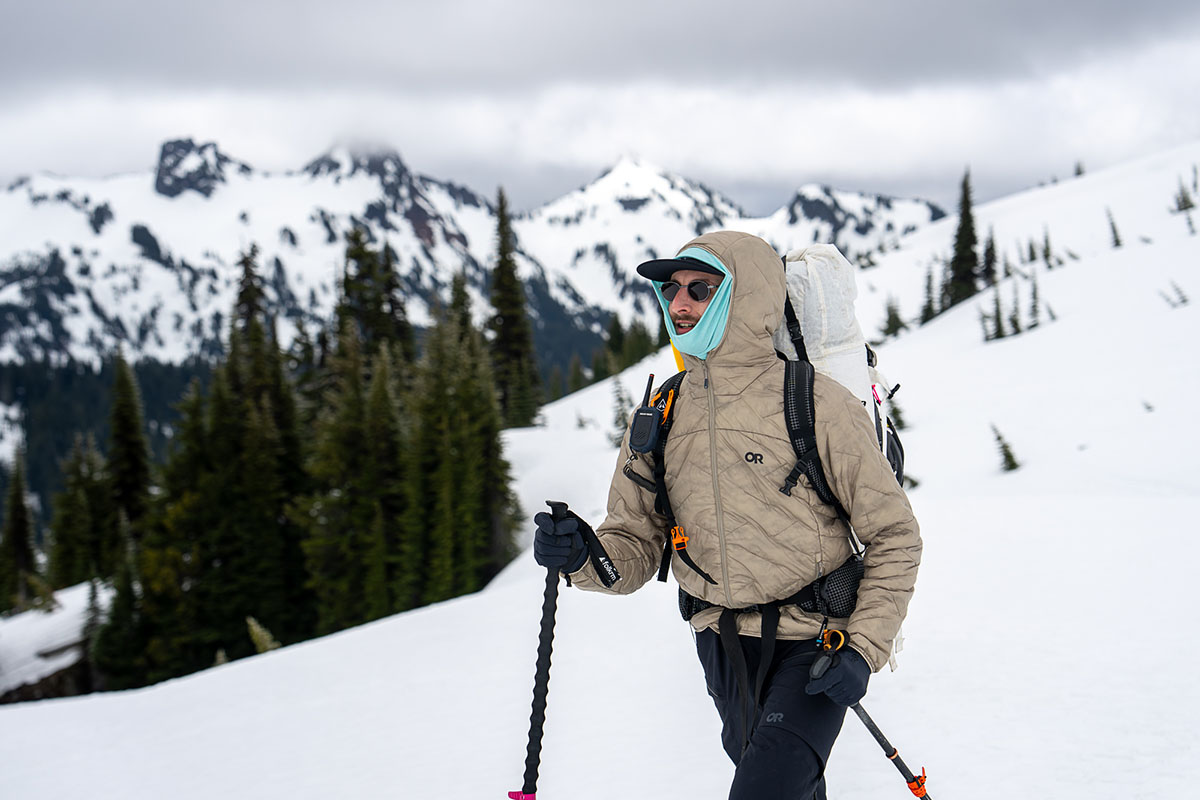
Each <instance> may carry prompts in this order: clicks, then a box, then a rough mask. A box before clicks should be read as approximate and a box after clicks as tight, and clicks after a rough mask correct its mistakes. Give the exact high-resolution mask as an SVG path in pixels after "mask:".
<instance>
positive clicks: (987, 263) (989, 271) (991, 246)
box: [979, 229, 996, 286]
mask: <svg viewBox="0 0 1200 800" xmlns="http://www.w3.org/2000/svg"><path fill="white" fill-rule="evenodd" d="M979 277H980V278H981V279H982V280H983V283H984V285H985V286H991V285H992V284H994V283H995V282H996V237H995V236H994V235H993V233H992V231H991V229H989V230H988V238H987V244H985V245H984V247H983V264H982V269H981V271H980V275H979Z"/></svg>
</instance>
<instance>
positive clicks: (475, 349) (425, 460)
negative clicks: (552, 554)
mask: <svg viewBox="0 0 1200 800" xmlns="http://www.w3.org/2000/svg"><path fill="white" fill-rule="evenodd" d="M463 316H464V315H456V314H454V313H450V314H446V313H443V314H442V315H441V316H440V318H439V319H438V321H437V322H436V324H435V325H434V326H433V327H432V328H431V329H430V330H429V331H428V333H427V335H426V337H425V347H424V353H423V355H422V357H421V360H420V362H419V363H418V365H417V368H416V374H415V377H414V392H413V399H412V408H411V416H412V420H413V422H412V431H411V434H410V439H409V445H408V447H407V450H406V452H407V455H408V458H407V464H406V479H405V486H406V492H405V499H406V501H407V507H406V513H405V520H404V527H403V546H402V548H401V565H402V569H401V570H400V574H399V576H398V580H397V588H396V596H397V598H398V602H399V606H400V607H401V608H408V607H412V606H413V605H419V604H424V603H432V602H437V601H439V600H444V599H447V598H450V597H454V596H456V595H458V594H461V593H463V592H469V591H474V590H475V589H478V588H479V587H480V586H482V585H483V583H484V582H485V581H486V580H487V579H489V578H490V577H491V576H492V575H494V574H495V573H496V572H497V571H498V570H499V569H500V568H501V567H502V566H503V565H504V564H505V563H507V561H508V559H509V558H510V557H511V555H512V531H513V528H514V525H515V514H516V507H515V501H514V500H513V498H512V493H511V490H510V489H509V481H510V479H509V477H508V465H507V463H506V462H505V460H504V458H503V457H502V454H501V451H500V430H501V416H500V410H499V404H498V402H497V399H496V389H495V382H494V379H493V378H492V375H491V366H490V359H489V358H488V357H487V351H486V346H485V344H484V341H483V339H482V336H481V335H480V334H479V332H478V331H476V330H475V329H474V328H471V327H468V328H466V329H465V330H464V329H463V327H462V325H461V324H460V321H461V319H462V318H463ZM465 316H466V317H467V318H469V315H465Z"/></svg>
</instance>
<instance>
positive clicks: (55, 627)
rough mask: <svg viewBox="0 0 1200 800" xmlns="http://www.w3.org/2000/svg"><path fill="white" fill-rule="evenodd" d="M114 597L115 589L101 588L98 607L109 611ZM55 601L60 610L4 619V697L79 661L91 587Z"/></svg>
mask: <svg viewBox="0 0 1200 800" xmlns="http://www.w3.org/2000/svg"><path fill="white" fill-rule="evenodd" d="M111 594H112V591H111V589H109V588H106V587H103V586H99V587H97V592H96V602H97V604H98V606H99V607H101V608H103V607H106V606H107V604H108V600H109V597H110V595H111ZM55 600H56V602H57V606H56V607H55V608H53V609H52V610H49V611H26V612H24V613H22V614H14V615H13V616H11V617H8V618H0V694H4V693H5V692H8V691H10V690H12V689H15V688H17V687H18V686H24V685H25V684H30V683H37V682H38V681H40V680H41V679H42V678H45V677H47V676H50V675H53V674H54V673H56V672H58V671H59V670H62V669H66V668H67V667H69V666H71V665H72V664H74V663H75V662H77V661H78V660H79V658H80V655H81V653H80V648H79V647H78V646H77V645H78V644H79V642H80V640H81V638H82V632H83V626H84V623H85V622H86V620H87V606H88V585H87V584H86V583H81V584H79V585H77V586H72V587H71V588H69V589H62V590H61V591H59V592H57V593H56V595H55Z"/></svg>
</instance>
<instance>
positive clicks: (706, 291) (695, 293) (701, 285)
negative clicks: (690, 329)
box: [658, 280, 717, 303]
mask: <svg viewBox="0 0 1200 800" xmlns="http://www.w3.org/2000/svg"><path fill="white" fill-rule="evenodd" d="M682 288H683V284H681V283H679V282H678V281H667V282H666V283H663V284H661V285H660V286H659V287H658V289H659V291H661V292H662V296H663V297H664V298H666V301H667V302H668V303H669V302H671V301H672V300H674V299H675V295H677V294H678V293H679V290H680V289H682ZM716 288H717V287H716V286H714V285H712V284H711V283H705V282H704V281H702V280H694V281H692V282H691V283H689V284H688V285H687V291H688V294H690V295H691V296H692V299H693V300H695V301H696V302H697V303H703V302H704V301H705V300H707V299H708V296H709V295H710V294H712V291H713V289H716Z"/></svg>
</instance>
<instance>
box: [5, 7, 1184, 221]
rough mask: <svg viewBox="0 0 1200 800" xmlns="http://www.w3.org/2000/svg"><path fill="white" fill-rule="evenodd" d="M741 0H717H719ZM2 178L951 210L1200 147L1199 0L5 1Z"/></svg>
mask: <svg viewBox="0 0 1200 800" xmlns="http://www.w3.org/2000/svg"><path fill="white" fill-rule="evenodd" d="M735 8H736V9H737V10H734V9H735ZM0 76H3V77H2V79H0V182H3V183H7V182H8V181H9V180H10V179H11V178H13V177H15V176H17V175H20V174H26V173H30V172H41V171H49V172H55V173H59V174H64V175H80V176H99V175H106V174H112V173H116V172H127V171H134V170H145V169H149V168H150V167H151V166H152V165H153V164H154V163H155V160H156V159H157V155H158V147H159V144H160V143H161V142H162V141H163V140H165V139H168V138H178V137H192V138H194V139H196V140H198V141H217V142H218V143H219V144H220V146H221V148H222V149H223V150H224V151H226V152H228V153H229V154H230V155H233V156H235V157H237V158H240V159H242V160H244V161H247V162H249V163H250V164H252V165H254V166H256V167H259V168H262V169H268V170H287V169H295V168H298V167H300V166H302V165H303V164H305V163H307V161H309V160H310V159H312V158H313V157H314V156H316V155H318V154H319V153H321V152H323V151H324V150H326V149H328V147H329V146H330V145H331V144H333V143H334V142H336V141H347V140H354V141H362V140H367V141H378V142H384V143H386V144H388V145H390V146H392V147H395V148H396V149H397V150H399V151H400V153H401V155H402V156H403V157H404V159H405V160H406V161H407V162H408V164H409V165H410V167H412V168H414V169H415V170H417V171H418V172H422V173H425V174H429V175H433V176H435V177H438V178H442V179H447V180H454V181H457V182H459V183H464V184H466V185H468V186H470V187H472V188H474V189H476V190H477V191H480V192H484V193H488V194H490V193H492V192H494V190H495V187H496V186H497V185H503V186H504V187H505V188H506V190H507V191H508V193H509V195H510V198H511V200H512V202H513V205H514V206H516V207H518V208H531V207H534V206H536V205H539V204H541V203H543V202H546V201H548V200H550V199H553V198H554V197H557V196H559V195H561V194H563V193H565V192H567V191H570V190H571V189H573V188H576V187H577V186H579V185H582V184H583V183H585V182H587V181H589V180H590V179H592V178H594V177H595V176H596V175H598V174H599V173H600V172H602V171H603V170H604V168H605V167H606V166H608V165H609V164H611V163H612V162H613V161H614V160H616V159H617V158H619V157H620V156H622V155H625V154H628V155H637V156H640V157H642V158H643V159H645V160H647V161H650V162H652V163H655V164H657V165H659V166H662V167H665V168H667V169H670V170H672V171H675V172H679V173H682V174H684V175H687V176H689V177H694V178H697V179H700V180H703V181H705V182H706V183H709V184H710V185H712V186H713V187H715V188H717V189H720V190H722V191H724V192H725V193H726V194H728V195H730V196H731V197H732V198H733V199H734V200H736V201H738V202H739V203H741V204H742V205H743V206H744V207H746V208H747V210H749V211H751V212H757V213H765V212H769V211H771V210H773V209H774V208H776V207H778V206H779V205H781V204H782V203H783V202H785V201H786V200H787V199H788V197H789V196H790V194H791V192H792V190H794V188H795V187H797V186H799V185H801V184H803V183H808V182H813V181H819V182H823V183H830V184H833V185H834V186H837V187H840V188H846V189H861V190H866V191H878V192H886V193H891V194H899V195H908V196H921V197H927V198H930V199H933V200H935V201H938V202H941V203H943V204H944V205H946V206H947V207H948V208H952V207H953V205H954V203H955V202H956V201H957V192H958V189H957V187H958V182H959V180H960V178H961V176H962V172H963V169H964V168H966V167H968V166H969V167H970V169H971V174H972V183H973V185H974V187H975V194H976V199H977V200H986V199H988V198H992V197H997V196H1001V195H1004V194H1007V193H1010V192H1012V191H1016V190H1019V189H1022V188H1025V187H1028V186H1033V185H1036V184H1038V183H1039V182H1043V181H1048V180H1050V179H1051V178H1053V177H1066V176H1068V175H1070V174H1071V172H1072V171H1073V168H1074V165H1075V163H1076V162H1082V163H1083V164H1084V166H1085V168H1098V167H1102V166H1105V165H1108V164H1113V163H1117V162H1120V161H1122V160H1126V159H1129V158H1134V157H1137V156H1140V155H1145V154H1149V153H1153V152H1155V151H1158V150H1163V149H1167V148H1169V147H1172V146H1174V145H1177V144H1182V143H1185V142H1190V141H1195V140H1197V139H1200V3H1197V2H1196V1H1195V0H1143V2H1141V3H1136V4H1135V3H1131V2H1128V0H1120V1H1119V2H1118V1H1117V0H1037V2H1032V1H1031V0H995V1H994V2H991V3H978V2H970V1H969V0H957V1H955V0H905V1H904V2H899V1H898V0H837V1H836V2H831V1H830V0H824V1H823V2H810V0H777V1H772V2H754V0H743V2H740V3H730V2H727V1H726V2H712V1H711V0H663V1H662V2H655V0H604V2H590V3H578V2H570V0H507V1H506V2H493V1H491V0H429V1H428V2H416V1H415V0H401V1H399V2H382V1H381V0H342V2H339V3H333V2H330V0H321V1H320V2H317V0H262V1H261V2H255V0H237V1H236V2H235V1H234V0H208V1H207V2H201V3H196V2H188V3H183V2H176V1H175V0H106V1H105V2H96V0H41V1H40V2H36V3H35V2H25V1H24V0H0Z"/></svg>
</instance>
